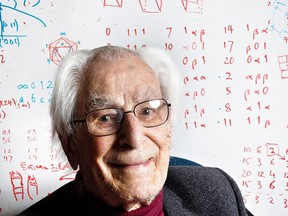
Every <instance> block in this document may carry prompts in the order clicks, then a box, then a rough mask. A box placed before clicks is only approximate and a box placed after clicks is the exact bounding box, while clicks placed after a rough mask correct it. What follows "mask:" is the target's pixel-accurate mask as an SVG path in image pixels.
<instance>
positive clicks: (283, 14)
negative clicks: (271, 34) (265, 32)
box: [268, 0, 288, 37]
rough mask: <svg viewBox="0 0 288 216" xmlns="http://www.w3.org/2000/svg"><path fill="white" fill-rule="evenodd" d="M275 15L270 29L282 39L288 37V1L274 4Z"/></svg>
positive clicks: (279, 1) (278, 1) (277, 1)
mask: <svg viewBox="0 0 288 216" xmlns="http://www.w3.org/2000/svg"><path fill="white" fill-rule="evenodd" d="M273 8H274V14H273V18H272V20H271V21H270V23H269V26H268V29H269V30H270V31H276V32H277V33H278V34H279V35H280V36H281V37H285V36H288V0H276V1H274V2H273Z"/></svg>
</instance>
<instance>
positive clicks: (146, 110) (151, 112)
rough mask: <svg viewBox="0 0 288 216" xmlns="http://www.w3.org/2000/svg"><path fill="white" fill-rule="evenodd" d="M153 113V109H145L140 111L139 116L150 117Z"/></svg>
mask: <svg viewBox="0 0 288 216" xmlns="http://www.w3.org/2000/svg"><path fill="white" fill-rule="evenodd" d="M154 112H155V110H154V109H151V108H145V109H142V111H141V113H140V114H141V115H152V114H153V113H154Z"/></svg>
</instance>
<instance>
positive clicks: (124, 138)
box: [119, 111, 143, 148]
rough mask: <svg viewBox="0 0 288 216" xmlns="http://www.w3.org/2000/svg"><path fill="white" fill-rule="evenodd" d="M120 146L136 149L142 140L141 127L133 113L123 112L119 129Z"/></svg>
mask: <svg viewBox="0 0 288 216" xmlns="http://www.w3.org/2000/svg"><path fill="white" fill-rule="evenodd" d="M119 135H120V144H121V145H129V146H131V147H133V148H137V146H138V145H140V144H141V142H142V138H143V127H142V125H141V124H140V122H139V121H138V119H137V117H136V116H135V115H134V113H133V111H128V112H125V117H124V120H123V124H122V127H121V129H120V133H119Z"/></svg>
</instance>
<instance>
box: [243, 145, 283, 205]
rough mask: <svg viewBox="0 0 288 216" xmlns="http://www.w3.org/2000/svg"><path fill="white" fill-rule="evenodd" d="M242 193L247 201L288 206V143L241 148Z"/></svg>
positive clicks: (257, 203)
mask: <svg viewBox="0 0 288 216" xmlns="http://www.w3.org/2000/svg"><path fill="white" fill-rule="evenodd" d="M242 164H243V170H242V174H241V176H242V185H241V189H242V193H243V197H244V201H245V202H246V203H253V204H256V205H260V204H268V205H275V204H278V205H279V206H282V207H283V208H285V209H287V208H288V194H287V192H288V172H287V167H288V147H287V146H286V147H285V146H283V145H281V144H278V143H268V142H267V143H265V144H263V145H260V146H256V147H250V146H245V147H244V148H243V160H242Z"/></svg>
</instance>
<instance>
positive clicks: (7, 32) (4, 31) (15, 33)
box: [0, 0, 46, 47]
mask: <svg viewBox="0 0 288 216" xmlns="http://www.w3.org/2000/svg"><path fill="white" fill-rule="evenodd" d="M39 2H40V0H38V1H37V2H36V3H35V4H33V5H32V7H35V6H37V5H38V4H39ZM24 3H26V1H24ZM12 4H13V5H11V6H9V5H5V4H3V3H2V2H0V47H3V46H5V45H9V46H17V47H19V46H20V44H21V40H20V39H21V38H25V37H27V35H26V34H23V33H21V32H20V31H21V25H20V24H22V23H23V21H22V20H20V19H19V18H15V17H16V15H17V16H18V17H21V16H19V15H22V16H24V17H29V18H31V19H34V20H36V21H38V22H40V23H41V24H42V25H43V26H44V27H46V24H45V23H44V22H43V21H42V20H41V19H40V18H38V17H36V16H34V15H32V14H30V13H27V12H25V11H23V10H20V9H19V8H18V2H17V1H16V0H14V1H13V3H12ZM11 13H12V14H13V16H12V15H11ZM5 15H6V16H7V15H9V16H7V17H9V18H6V16H5Z"/></svg>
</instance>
